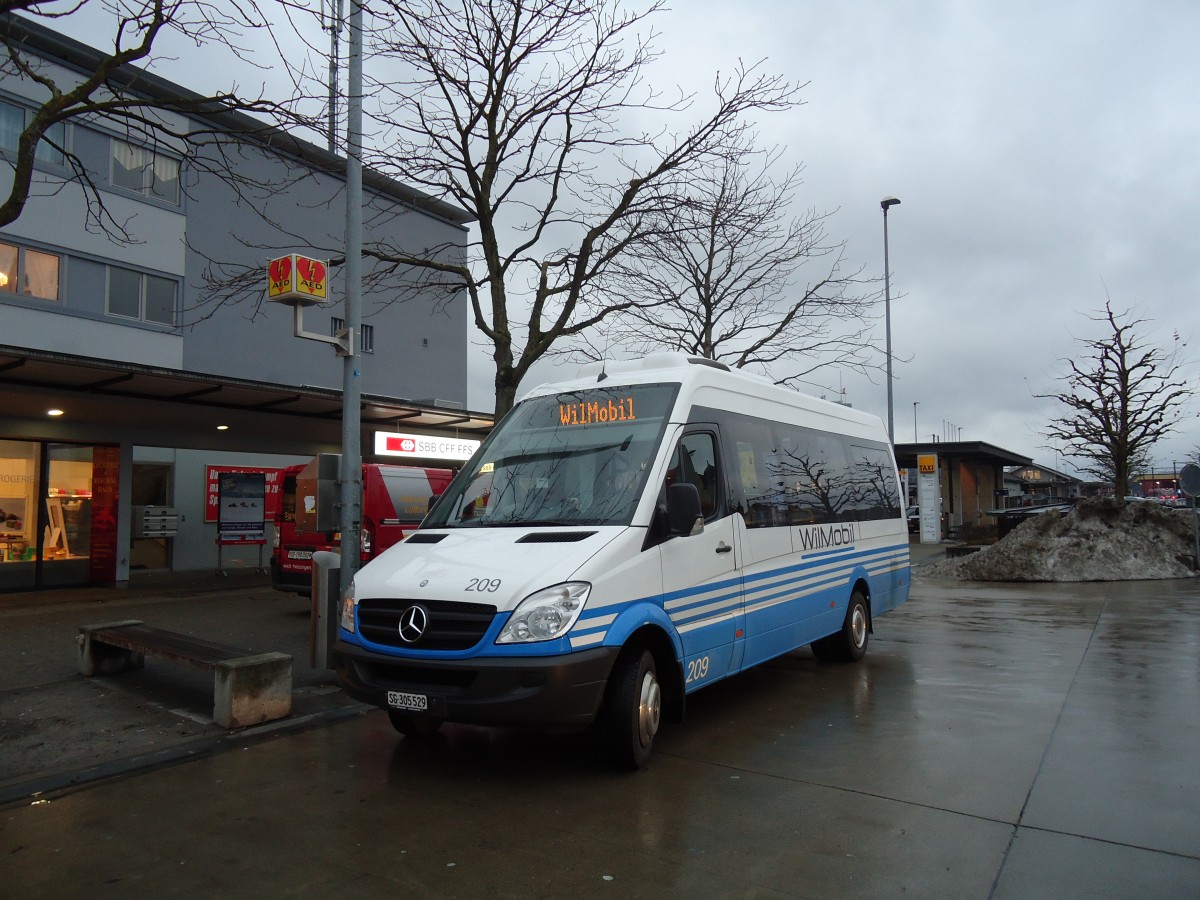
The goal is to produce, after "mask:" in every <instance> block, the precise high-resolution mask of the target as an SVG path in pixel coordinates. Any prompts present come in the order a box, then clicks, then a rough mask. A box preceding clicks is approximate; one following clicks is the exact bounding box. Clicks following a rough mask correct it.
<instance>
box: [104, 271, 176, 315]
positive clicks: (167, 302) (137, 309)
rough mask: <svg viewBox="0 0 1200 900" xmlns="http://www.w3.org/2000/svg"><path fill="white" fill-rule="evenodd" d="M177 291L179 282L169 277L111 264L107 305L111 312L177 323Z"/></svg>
mask: <svg viewBox="0 0 1200 900" xmlns="http://www.w3.org/2000/svg"><path fill="white" fill-rule="evenodd" d="M178 292H179V285H178V284H177V283H176V282H175V281H174V280H172V279H170V278H163V277H161V276H159V275H149V274H146V273H143V272H135V271H133V270H132V269H122V268H121V267H120V266H109V267H108V298H107V301H106V305H105V309H106V310H107V311H108V314H109V315H110V316H121V317H122V318H126V319H137V320H139V321H142V322H153V323H154V324H156V325H174V324H175V299H176V296H177V294H178Z"/></svg>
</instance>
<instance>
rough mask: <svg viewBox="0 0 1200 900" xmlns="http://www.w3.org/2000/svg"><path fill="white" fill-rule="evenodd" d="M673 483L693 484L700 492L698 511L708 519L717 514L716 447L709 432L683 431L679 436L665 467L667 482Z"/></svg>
mask: <svg viewBox="0 0 1200 900" xmlns="http://www.w3.org/2000/svg"><path fill="white" fill-rule="evenodd" d="M672 484H694V485H695V486H696V490H697V491H699V493H700V512H701V513H702V514H703V516H704V518H705V519H706V520H707V519H711V518H712V517H713V516H714V515H715V514H716V512H717V497H718V489H719V488H718V484H719V479H718V477H717V448H716V443H715V441H714V440H713V436H712V435H711V434H707V433H705V434H685V435H684V436H683V437H682V438H681V439H680V441H679V443H678V445H676V447H675V452H674V453H673V454H672V455H671V463H670V465H669V466H668V468H667V478H666V485H667V486H670V485H672ZM664 490H665V489H664ZM665 500H666V498H665V496H664V498H663V501H664V502H665Z"/></svg>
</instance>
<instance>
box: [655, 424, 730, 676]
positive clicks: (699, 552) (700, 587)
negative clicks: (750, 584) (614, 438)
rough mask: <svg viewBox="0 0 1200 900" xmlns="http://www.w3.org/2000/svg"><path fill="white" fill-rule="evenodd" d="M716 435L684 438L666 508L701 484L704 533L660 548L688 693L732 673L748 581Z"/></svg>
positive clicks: (672, 465) (665, 596)
mask: <svg viewBox="0 0 1200 900" xmlns="http://www.w3.org/2000/svg"><path fill="white" fill-rule="evenodd" d="M717 446H718V444H717V439H716V434H715V433H714V432H712V431H708V430H693V431H688V432H687V433H685V434H684V435H683V436H682V437H681V438H680V439H679V443H678V444H677V445H676V447H675V450H674V452H673V453H672V456H671V461H670V464H669V467H668V470H667V476H666V479H665V481H664V483H663V485H662V486H661V495H660V500H661V504H660V506H662V507H663V508H665V503H666V488H667V486H669V485H671V484H676V483H691V484H695V485H696V488H697V490H698V491H699V492H700V507H701V512H702V513H703V515H704V531H703V532H702V533H700V534H698V535H691V536H686V535H681V536H676V537H670V538H668V539H666V540H665V541H664V542H663V543H661V544H660V545H659V548H658V549H659V552H660V554H661V556H660V559H661V561H662V573H663V604H664V607H665V609H666V612H667V614H668V615H669V616H670V617H671V620H672V622H673V623H674V624H675V629H676V631H678V633H679V636H680V638H681V640H682V642H683V647H684V660H683V664H684V671H683V675H684V679H685V687H686V690H688V691H691V690H694V689H695V688H697V687H700V686H701V685H703V684H705V683H707V682H710V681H715V680H717V679H719V678H721V677H723V676H724V675H726V674H728V673H729V671H730V665H731V662H732V660H733V656H734V648H735V646H736V645H737V644H738V643H739V642H740V640H741V632H742V579H741V573H740V570H739V565H740V560H739V553H740V551H739V548H738V546H737V539H738V535H737V534H736V533H735V522H736V521H738V520H740V517H739V516H734V515H730V513H729V510H728V509H727V508H726V507H727V504H726V502H725V499H724V494H725V493H727V492H726V491H725V490H724V487H723V479H722V476H721V474H720V467H719V459H718V455H717V453H718V451H717Z"/></svg>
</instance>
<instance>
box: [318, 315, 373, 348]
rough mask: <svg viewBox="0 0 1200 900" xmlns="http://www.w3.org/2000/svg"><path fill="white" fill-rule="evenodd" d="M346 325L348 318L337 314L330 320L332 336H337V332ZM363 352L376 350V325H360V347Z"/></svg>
mask: <svg viewBox="0 0 1200 900" xmlns="http://www.w3.org/2000/svg"><path fill="white" fill-rule="evenodd" d="M345 327H346V320H345V319H339V318H338V317H337V316H334V317H332V318H330V320H329V334H330V336H331V337H337V333H338V332H339V331H341V330H342V329H343V328H345ZM357 349H358V350H359V351H360V352H362V353H374V352H375V326H374V325H360V326H358V348H357Z"/></svg>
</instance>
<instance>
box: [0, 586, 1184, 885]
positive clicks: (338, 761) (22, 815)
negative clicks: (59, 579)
mask: <svg viewBox="0 0 1200 900" xmlns="http://www.w3.org/2000/svg"><path fill="white" fill-rule="evenodd" d="M222 593H224V594H225V596H220V594H222ZM271 593H272V592H269V590H268V591H267V592H265V593H264V592H262V591H259V590H258V589H256V588H252V589H251V590H250V591H249V593H245V592H243V591H240V590H231V591H226V592H216V594H217V595H214V594H208V593H205V594H200V593H197V594H195V595H194V596H192V597H191V598H175V599H168V598H162V597H160V598H158V599H149V598H147V599H144V600H143V601H142V604H143V610H144V611H145V613H146V614H145V615H138V616H129V615H126V614H125V613H126V610H124V609H122V611H121V615H108V616H105V617H104V619H114V618H127V617H135V618H144V619H145V620H146V621H147V622H151V623H152V624H157V625H162V626H164V627H181V626H180V625H179V624H178V623H179V622H182V623H183V624H184V625H186V624H188V623H189V621H190V622H191V624H193V625H195V626H196V627H197V628H198V629H199V628H200V627H204V628H215V627H216V626H217V625H218V624H219V623H222V622H225V623H234V622H236V623H239V624H238V625H237V626H236V628H235V627H234V625H233V624H229V625H228V627H229V629H230V633H231V634H232V632H233V631H235V630H237V629H243V631H242V633H243V634H245V635H247V637H246V639H244V640H235V639H234V638H233V637H231V636H230V635H226V636H222V635H221V634H217V633H211V632H210V631H200V632H199V633H201V634H202V636H205V637H209V638H213V639H219V640H226V641H229V642H233V643H243V644H245V643H247V642H250V643H251V644H252V646H251V647H250V648H249V649H256V650H278V649H283V650H284V651H285V652H290V651H288V650H287V648H286V646H284V641H285V640H286V641H289V642H291V644H292V645H298V646H299V647H300V648H301V650H303V648H304V647H306V641H307V620H306V618H305V616H304V614H303V612H302V611H301V610H304V609H306V607H305V606H304V603H305V601H302V600H298V599H297V598H287V597H286V595H276V596H270V595H271ZM251 599H253V600H254V602H253V603H250V602H249V601H250V600H251ZM79 605H80V604H66V606H67V607H72V608H70V609H65V608H62V606H61V605H59V606H60V608H58V609H55V610H53V611H46V610H43V611H41V616H42V617H43V619H39V620H38V621H50V620H53V621H54V622H57V623H58V624H53V625H49V624H48V625H47V626H46V628H47V629H49V630H48V631H47V632H46V633H44V634H43V631H42V626H41V625H37V626H35V625H34V619H36V616H33V614H29V613H25V614H22V613H21V612H19V611H18V610H15V609H13V608H12V607H5V606H4V605H3V604H2V601H0V623H3V625H2V627H3V631H2V635H3V642H2V644H0V651H2V652H4V654H5V658H6V660H11V659H12V658H13V657H12V653H13V652H14V643H13V637H12V633H13V632H15V631H17V630H20V629H25V630H27V631H32V632H35V633H36V634H37V635H38V640H37V641H34V640H33V639H32V638H30V639H29V640H28V641H27V644H28V646H27V647H26V653H27V654H32V655H33V656H37V653H38V651H37V650H36V649H35V648H34V646H33V645H34V644H35V643H38V642H41V643H38V646H39V647H40V646H42V644H45V646H46V647H49V646H50V641H49V638H50V637H51V632H53V646H54V647H55V648H57V647H59V646H60V645H61V644H66V647H65V649H64V651H63V652H65V653H66V654H67V656H66V659H67V661H68V665H67V667H66V671H65V672H64V671H63V668H62V666H61V665H60V664H59V662H57V661H55V662H49V661H46V660H43V659H40V658H37V659H33V658H29V659H26V660H25V664H24V668H25V670H26V671H27V673H28V681H27V683H26V684H24V685H21V684H10V683H9V682H11V680H12V676H11V674H10V671H9V670H10V669H11V668H12V667H10V666H6V667H5V668H4V670H3V671H4V675H3V676H2V678H3V681H4V682H5V683H4V684H2V685H0V721H3V728H4V740H3V741H0V764H3V765H4V769H3V770H2V771H3V772H4V775H3V776H2V779H0V784H3V785H6V786H7V787H8V789H9V791H10V796H9V797H8V798H7V800H6V801H5V802H4V803H3V807H2V808H0V883H2V884H4V885H5V893H6V894H8V895H11V896H66V895H68V894H70V895H79V894H85V895H89V896H99V897H104V896H114V897H115V896H128V895H130V894H132V895H134V896H146V895H155V896H158V895H181V896H197V895H216V894H220V895H223V896H229V897H243V896H244V897H251V896H255V897H261V896H284V897H286V896H309V895H316V894H325V893H332V892H337V893H341V894H349V895H351V896H364V897H374V896H381V897H382V896H396V895H400V896H422V897H424V896H428V897H479V896H484V895H487V896H494V897H564V896H571V897H592V896H596V897H600V896H610V897H617V896H619V897H651V896H653V897H694V896H703V897H775V896H778V897H829V896H835V897H896V896H901V895H909V896H919V897H996V898H1009V897H1020V898H1025V897H1047V898H1049V897H1053V898H1061V897H1089V898H1091V897H1138V898H1144V897H1181V898H1182V897H1189V898H1194V897H1197V896H1200V760H1198V759H1197V756H1198V755H1200V584H1198V583H1197V582H1195V581H1191V580H1189V581H1167V582H1137V583H1111V584H1074V585H981V584H968V583H959V582H953V581H941V580H937V581H935V580H933V579H926V578H922V577H920V575H919V574H918V576H917V578H916V580H915V586H914V591H913V597H912V599H911V600H910V602H909V603H907V604H905V605H904V606H903V607H901V608H900V609H898V610H896V611H895V612H893V613H889V614H888V615H887V616H885V617H881V618H880V619H879V621H878V622H877V623H876V630H875V634H874V635H873V637H872V641H871V646H870V650H869V652H868V654H867V658H866V659H865V660H864V661H863V662H862V663H860V664H857V665H850V666H826V665H819V664H817V663H816V661H815V660H814V659H813V657H812V655H811V654H810V653H809V652H808V651H807V650H805V651H799V652H796V653H794V654H791V655H789V656H786V657H783V658H780V659H778V660H776V661H774V662H772V663H770V664H768V665H765V666H762V667H759V668H758V669H756V670H753V671H751V672H748V673H745V674H744V675H742V676H738V677H736V678H733V679H730V680H728V681H726V682H723V683H721V684H718V685H714V686H713V687H711V688H709V689H706V690H705V691H701V692H700V693H698V694H696V695H694V696H693V697H692V698H689V708H688V718H687V721H686V722H685V723H683V724H682V725H670V724H668V725H666V726H664V730H663V732H662V733H661V734H660V738H659V742H658V743H657V744H656V752H655V754H654V757H653V759H652V760H651V763H650V765H649V766H648V767H647V768H646V769H644V770H642V771H640V772H636V773H616V772H613V771H612V770H611V769H609V768H607V766H606V765H605V763H604V762H603V760H602V758H601V757H600V755H599V753H598V752H597V750H596V747H595V744H594V742H593V741H592V740H590V739H589V736H588V735H586V734H583V735H578V734H576V735H540V734H531V733H526V732H521V731H513V730H500V729H481V728H467V727H461V726H447V727H446V728H445V729H444V730H443V733H442V734H441V735H440V736H439V737H437V738H436V739H434V740H433V741H429V742H421V741H411V740H407V739H402V738H400V737H399V736H397V735H396V734H395V733H394V732H393V731H392V730H391V728H390V726H389V724H388V721H387V718H386V716H384V715H383V714H381V713H379V712H376V711H365V710H364V709H363V708H362V707H356V706H354V705H352V704H347V703H346V701H345V700H344V698H340V695H339V694H337V692H336V691H333V692H330V691H329V682H328V680H327V673H323V672H317V671H315V670H309V671H306V670H305V667H304V666H302V665H298V666H297V677H296V685H297V694H298V696H297V713H296V716H295V717H294V719H295V721H294V722H292V723H283V724H282V725H279V726H278V727H272V728H268V729H266V730H259V729H249V730H246V731H243V732H223V731H221V730H220V729H218V728H216V726H214V725H212V723H211V721H209V722H208V723H207V724H205V723H204V722H203V713H204V712H205V711H206V709H205V708H206V706H207V705H209V704H210V703H211V700H210V699H208V697H207V677H206V676H203V675H201V676H200V679H201V681H202V682H204V685H205V690H204V691H203V692H201V691H199V690H196V691H195V692H194V693H195V696H192V695H191V694H189V693H188V691H190V690H192V689H188V688H187V685H186V683H185V682H186V679H181V680H180V681H178V682H176V681H173V680H171V678H170V677H168V676H167V674H166V672H167V670H166V669H165V668H164V669H160V668H159V667H155V666H154V662H153V660H147V669H146V670H144V672H142V673H127V674H124V675H121V676H115V677H113V678H106V679H92V680H90V681H89V680H86V679H82V678H80V677H79V676H76V675H74V674H73V672H74V669H73V663H74V656H73V652H74V647H73V640H72V639H73V635H74V630H75V628H77V626H78V625H81V624H88V621H87V620H84V619H79V614H80V612H85V613H91V612H92V611H93V610H94V609H95V607H94V606H93V607H91V608H89V607H87V606H86V605H85V606H83V607H82V610H80V609H76V608H74V607H75V606H79ZM110 611H111V610H110ZM151 613H153V614H151ZM46 617H48V618H46ZM88 619H96V617H95V616H90V615H89V616H88ZM104 619H97V621H103V620H104ZM68 623H69V627H66V626H67V625H68ZM63 627H66V633H65V635H64V634H63V633H61V632H60V631H56V630H55V629H60V628H63ZM303 652H304V653H306V652H307V651H306V650H303ZM170 668H176V669H177V668H179V667H170ZM185 671H186V670H185ZM130 678H136V679H140V680H139V681H138V682H137V683H134V682H129V681H126V682H124V683H120V684H118V682H120V681H121V680H122V679H126V680H127V679H130ZM56 679H57V680H56ZM306 691H307V692H308V693H307V694H305V693H304V692H306ZM201 694H203V696H201ZM72 697H74V698H76V699H74V700H73V699H72ZM78 698H84V699H83V700H79V699H78ZM148 698H150V699H148ZM43 700H50V701H51V702H43ZM185 700H187V701H188V702H184V701H185ZM84 701H86V702H84ZM72 704H75V705H72ZM88 704H90V705H91V707H92V710H91V713H90V714H89V715H88V717H87V719H86V723H84V724H80V723H76V725H78V728H79V729H80V730H81V731H83V732H85V733H87V734H91V735H94V738H93V739H94V741H95V744H96V747H97V748H98V749H97V758H100V757H102V758H103V759H104V760H105V761H106V764H107V765H108V766H109V769H108V770H107V772H105V773H104V774H105V777H104V778H103V779H102V780H99V781H89V782H87V783H81V784H79V785H78V786H67V787H65V789H53V790H48V791H45V792H43V793H41V794H38V795H36V796H29V795H25V796H21V797H16V796H13V795H12V792H13V791H16V790H17V787H15V785H19V784H24V785H27V786H28V785H30V784H34V783H36V782H37V780H38V779H39V778H43V779H45V777H46V771H47V770H46V768H44V767H43V768H39V766H38V762H39V760H40V762H41V763H42V764H44V765H50V766H51V767H52V768H56V771H57V773H58V777H59V779H60V780H61V779H62V778H63V777H64V776H65V775H68V774H69V772H70V770H71V769H72V766H74V767H75V768H76V769H78V764H77V762H76V763H72V762H64V757H63V755H62V753H64V752H66V753H71V754H75V756H72V757H71V759H73V760H74V759H77V758H78V759H79V760H81V761H86V757H85V756H84V755H83V754H84V750H83V749H81V748H77V749H74V750H71V749H69V748H66V749H64V748H62V747H60V746H59V744H61V742H62V738H61V734H62V728H65V729H68V730H69V729H70V728H71V727H72V726H71V722H70V721H69V719H70V718H71V717H72V716H77V715H83V712H82V710H84V708H85V707H87V706H88ZM55 705H58V706H60V707H61V708H60V710H59V711H58V712H57V713H55V714H56V715H60V716H62V717H63V718H65V719H68V722H67V723H66V725H64V726H62V728H60V727H59V726H54V727H52V728H51V727H47V728H44V729H43V732H42V738H43V745H44V746H43V747H42V749H41V751H40V754H41V755H40V757H38V755H37V753H34V752H32V751H31V750H30V749H29V747H28V746H27V745H28V743H29V742H28V741H25V743H21V742H20V741H12V740H10V739H9V735H10V732H11V731H12V728H13V722H14V719H13V715H14V711H15V712H16V713H17V714H18V715H17V719H16V721H17V722H21V721H25V722H26V724H28V723H29V722H32V721H33V719H23V718H22V711H23V710H26V709H28V710H30V711H31V712H29V713H26V714H24V715H28V716H36V715H42V716H46V715H49V714H50V713H51V709H50V707H53V706H55ZM197 710H199V711H200V712H199V713H197ZM122 716H131V717H133V718H132V721H136V722H139V723H140V724H139V725H138V726H137V728H135V729H133V731H132V736H131V734H125V735H124V736H122V735H121V734H120V732H121V731H122V728H123V727H124V724H125V723H124V721H123V720H122ZM104 723H107V724H104ZM38 727H41V726H38ZM139 728H140V729H141V730H140V731H139V730H138V729H139ZM34 730H35V731H36V728H35V729H34ZM138 735H140V737H139V736H138ZM118 738H121V739H122V740H123V741H126V742H127V743H119V742H118ZM56 742H58V743H56ZM18 745H19V746H20V748H21V750H20V754H17V753H15V752H12V747H16V746H18ZM189 746H191V747H194V748H195V751H194V752H192V753H189V752H187V748H188V747H189ZM129 748H132V749H133V750H134V751H135V753H134V755H133V756H132V757H131V756H130V754H128V753H125V757H124V758H125V760H126V761H128V760H129V759H130V758H133V759H135V760H136V759H137V758H138V757H137V754H138V753H141V758H142V759H143V764H142V765H139V766H128V767H126V768H125V769H124V770H122V768H121V762H122V753H123V752H124V750H128V749H129ZM147 748H149V749H147ZM155 753H161V754H162V758H161V759H158V760H157V761H155V758H154V756H155ZM18 758H19V759H20V760H21V761H20V762H19V765H20V766H23V767H24V770H23V774H18V775H16V776H15V777H10V776H12V772H13V770H12V769H10V768H9V767H10V766H11V765H12V764H13V762H14V761H15V760H18ZM80 781H83V779H80Z"/></svg>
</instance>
